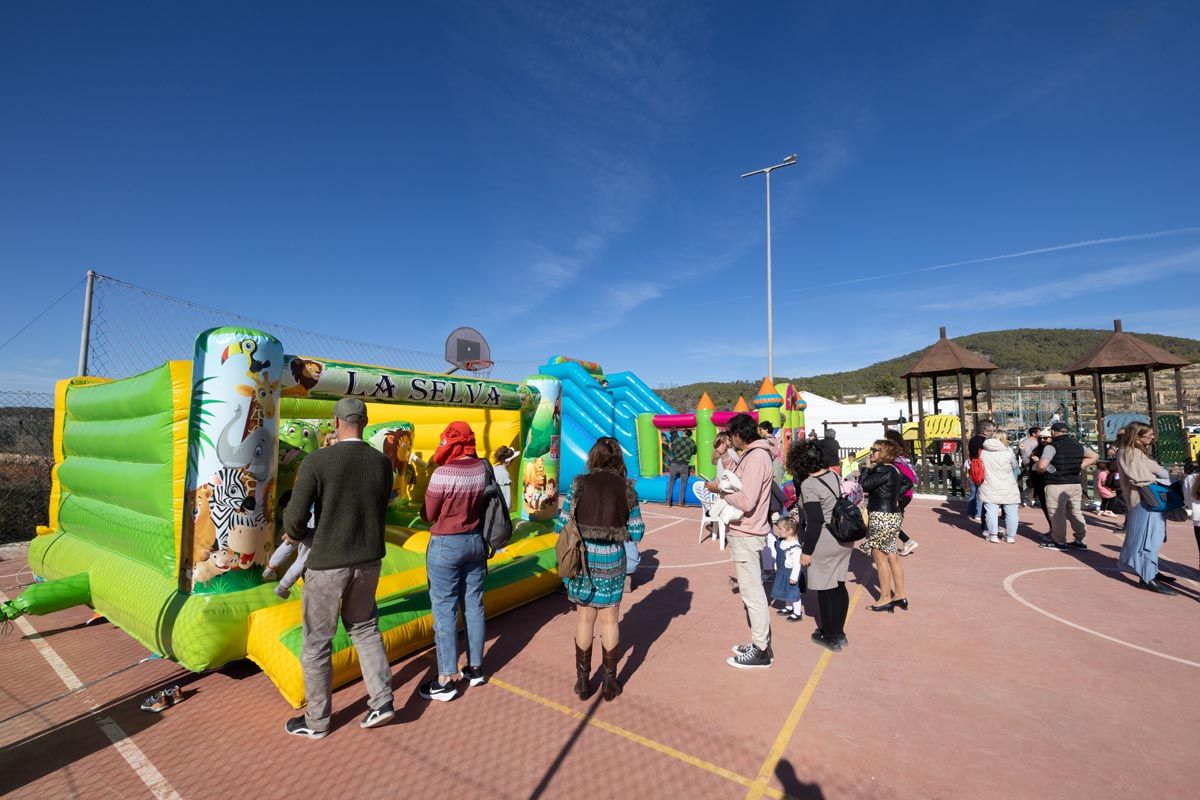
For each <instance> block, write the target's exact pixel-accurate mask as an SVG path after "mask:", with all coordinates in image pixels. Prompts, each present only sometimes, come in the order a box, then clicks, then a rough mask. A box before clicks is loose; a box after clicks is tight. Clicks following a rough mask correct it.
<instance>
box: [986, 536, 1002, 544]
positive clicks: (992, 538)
mask: <svg viewBox="0 0 1200 800" xmlns="http://www.w3.org/2000/svg"><path fill="white" fill-rule="evenodd" d="M988 541H989V542H991V543H992V544H1000V537H999V536H989V537H988Z"/></svg>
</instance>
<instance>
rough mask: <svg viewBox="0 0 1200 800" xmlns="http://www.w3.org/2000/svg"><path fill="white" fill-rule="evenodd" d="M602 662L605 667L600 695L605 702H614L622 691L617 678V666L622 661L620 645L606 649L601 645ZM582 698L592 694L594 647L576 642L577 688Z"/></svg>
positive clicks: (578, 694)
mask: <svg viewBox="0 0 1200 800" xmlns="http://www.w3.org/2000/svg"><path fill="white" fill-rule="evenodd" d="M600 663H601V666H602V667H603V676H604V677H603V678H602V679H601V683H600V696H601V697H603V698H604V700H605V702H612V701H613V700H615V699H616V697H617V695H619V694H620V693H621V682H620V681H619V680H618V679H617V667H618V666H619V665H620V663H621V648H620V646H619V645H618V646H617V647H614V648H613V649H612V650H606V649H605V648H604V645H603V644H601V645H600ZM573 691H574V692H575V694H576V696H578V697H579V699H580V700H587V699H588V698H590V697H591V696H592V648H591V646H590V645H589V646H588V648H587V649H586V650H584V649H583V648H582V647H580V646H579V643H578V642H576V643H575V689H574V690H573Z"/></svg>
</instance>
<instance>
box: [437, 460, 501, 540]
mask: <svg viewBox="0 0 1200 800" xmlns="http://www.w3.org/2000/svg"><path fill="white" fill-rule="evenodd" d="M489 469H491V466H490V465H489V464H488V463H487V462H486V461H483V460H482V459H478V458H460V459H458V460H457V461H451V462H450V463H449V464H443V465H442V466H440V467H438V468H437V469H435V470H434V471H433V475H431V476H430V477H429V488H427V489H426V490H425V501H424V502H423V503H421V519H423V520H425V521H426V522H429V523H432V524H431V525H430V526H429V532H430V533H432V534H434V535H437V534H446V533H469V532H470V531H477V530H479V528H480V526H481V525H482V524H483V520H482V519H481V518H480V516H479V511H480V508H479V506H480V503H481V502H482V499H483V490H484V488H486V487H487V470H489Z"/></svg>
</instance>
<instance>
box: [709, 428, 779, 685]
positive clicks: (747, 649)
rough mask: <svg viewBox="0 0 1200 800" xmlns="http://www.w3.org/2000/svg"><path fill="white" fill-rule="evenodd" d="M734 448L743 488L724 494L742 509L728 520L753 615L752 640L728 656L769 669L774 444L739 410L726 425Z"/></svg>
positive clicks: (712, 484) (738, 663)
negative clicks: (766, 569)
mask: <svg viewBox="0 0 1200 800" xmlns="http://www.w3.org/2000/svg"><path fill="white" fill-rule="evenodd" d="M727 430H728V432H729V435H730V437H731V438H732V439H733V446H734V448H735V449H736V450H737V451H738V452H739V453H740V454H741V458H740V459H739V460H738V464H737V467H736V468H735V469H734V474H735V475H737V476H738V478H739V479H740V480H741V482H742V488H741V489H740V490H739V491H736V492H733V493H732V494H724V495H721V497H722V499H724V500H725V501H726V502H727V503H729V504H730V505H731V506H734V507H735V508H737V509H739V510H741V511H742V512H743V515H744V516H743V517H742V518H741V519H740V520H737V521H736V522H731V523H730V524H729V531H728V537H729V557H730V560H731V561H733V567H734V571H735V573H736V575H737V582H738V593H739V594H740V595H741V598H742V602H743V603H745V605H746V615H747V616H748V617H749V618H750V637H751V641H750V644H739V645H734V647H733V656H732V657H731V658H729V659H728V662H729V665H730V666H731V667H736V668H738V669H766V668H767V667H770V666H771V662H772V661H773V659H774V654H773V653H772V652H771V614H770V606H769V605H768V603H767V593H766V591H765V590H764V589H763V577H762V550H763V547H765V546H766V541H767V533H768V531H770V529H771V523H770V520H769V514H770V508H771V484H772V483H773V464H774V460H775V459H774V458H773V457H772V454H771V446H770V443H768V442H767V440H765V439H761V438H759V435H758V428H757V426H755V424H754V419H753V418H752V417H751V416H750V415H749V414H738V415H736V416H735V417H733V419H731V420H729V426H728V428H727ZM708 489H709V491H711V492H718V491H720V487H719V486H718V485H717V482H716V481H709V483H708Z"/></svg>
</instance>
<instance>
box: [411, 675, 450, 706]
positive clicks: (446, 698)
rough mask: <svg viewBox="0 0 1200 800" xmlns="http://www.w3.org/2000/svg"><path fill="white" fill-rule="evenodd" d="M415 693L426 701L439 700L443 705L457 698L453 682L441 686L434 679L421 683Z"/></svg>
mask: <svg viewBox="0 0 1200 800" xmlns="http://www.w3.org/2000/svg"><path fill="white" fill-rule="evenodd" d="M417 691H418V692H420V693H421V697H424V698H425V699H426V700H440V701H441V702H443V703H449V702H450V701H451V700H453V699H454V698H456V697H458V688H457V687H456V686H455V685H454V682H453V681H451V682H450V683H445V684H442V683H438V682H437V679H436V678H435V679H433V680H428V681H425V682H424V683H422V684H421V685H420V686H419V687H417Z"/></svg>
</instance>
